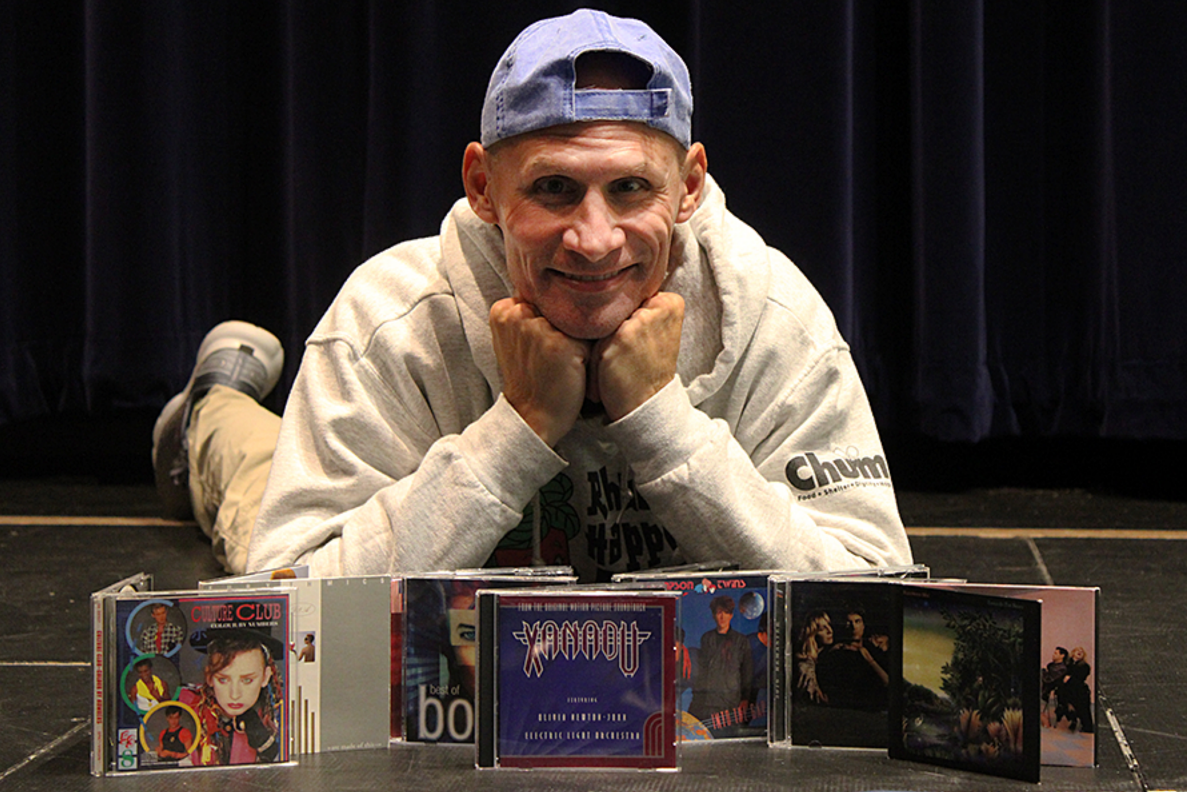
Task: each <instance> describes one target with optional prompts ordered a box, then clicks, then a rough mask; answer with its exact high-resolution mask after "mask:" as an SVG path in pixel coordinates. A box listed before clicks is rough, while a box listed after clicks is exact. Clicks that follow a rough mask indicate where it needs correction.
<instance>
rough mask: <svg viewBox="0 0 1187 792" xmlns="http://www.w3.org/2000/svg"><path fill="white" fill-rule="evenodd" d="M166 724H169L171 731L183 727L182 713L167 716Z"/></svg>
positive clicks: (171, 713)
mask: <svg viewBox="0 0 1187 792" xmlns="http://www.w3.org/2000/svg"><path fill="white" fill-rule="evenodd" d="M165 722H166V723H168V724H169V728H170V729H176V728H177V727H178V726H180V725H181V713H180V712H170V713H169V714H168V715H166V716H165Z"/></svg>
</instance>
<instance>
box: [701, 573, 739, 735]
mask: <svg viewBox="0 0 1187 792" xmlns="http://www.w3.org/2000/svg"><path fill="white" fill-rule="evenodd" d="M709 609H710V610H711V611H712V612H713V621H714V623H715V624H716V627H715V628H714V629H712V630H709V631H708V632H706V633H705V634H704V635H702V636H701V651H700V660H701V662H700V668H699V671H698V675H697V677H696V679H694V680H693V687H692V701H691V702H690V703H689V705H688V711H689V713H690V714H691V715H692V716H693V717H694V718H696V719H697V720H699V721H701V722H702V723H704V724H705V725H706V726H708V727H709V729H710V730H711V731H712V732H713V733H714V734H726V733H730V732H731V731H736V727H738V726H740V725H743V724H745V723H747V722H748V721H749V720H750V716H751V711H750V704H751V703H752V702H751V694H752V692H753V691H752V689H751V683H752V681H753V679H754V659H753V657H752V655H751V650H750V641H749V639H747V638H746V636H744V635H742V633H740V632H738V631H737V630H735V629H734V628H733V627H732V626H731V624H732V622H733V618H734V600H733V598H732V597H730V596H729V595H728V594H722V595H720V596H717V597H714V598H713V600H712V601H711V602H710V603H709Z"/></svg>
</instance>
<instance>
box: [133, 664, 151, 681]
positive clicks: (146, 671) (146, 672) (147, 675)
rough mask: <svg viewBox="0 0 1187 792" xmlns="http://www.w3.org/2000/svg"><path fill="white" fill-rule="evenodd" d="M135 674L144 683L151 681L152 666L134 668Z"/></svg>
mask: <svg viewBox="0 0 1187 792" xmlns="http://www.w3.org/2000/svg"><path fill="white" fill-rule="evenodd" d="M136 673H137V674H139V675H140V678H141V679H143V680H144V681H145V682H148V681H149V680H150V679H152V666H149V665H142V666H136Z"/></svg>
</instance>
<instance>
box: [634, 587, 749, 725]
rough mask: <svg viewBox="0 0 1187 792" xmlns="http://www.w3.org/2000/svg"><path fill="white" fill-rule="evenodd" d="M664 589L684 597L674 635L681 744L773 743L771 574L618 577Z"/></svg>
mask: <svg viewBox="0 0 1187 792" xmlns="http://www.w3.org/2000/svg"><path fill="white" fill-rule="evenodd" d="M616 579H617V580H620V581H622V582H624V583H628V584H629V583H632V582H635V583H638V582H657V581H658V582H662V583H663V585H664V588H665V589H667V590H668V591H674V592H676V593H678V594H680V595H681V597H682V599H681V605H680V619H679V622H678V624H677V628H676V691H677V707H678V709H679V712H680V732H681V738H682V739H684V740H689V741H700V740H720V739H730V738H738V737H750V738H760V737H765V736H766V735H767V707H768V699H769V697H768V695H767V693H768V680H767V664H768V658H769V649H768V647H769V646H770V640H769V638H768V631H769V626H768V625H769V617H770V613H769V608H768V604H767V597H768V592H767V589H768V582H769V573H766V572H759V571H745V570H742V571H736V572H720V571H718V572H711V573H700V574H696V575H688V574H671V573H669V572H667V571H666V570H656V571H655V572H650V573H637V574H623V575H618V576H616Z"/></svg>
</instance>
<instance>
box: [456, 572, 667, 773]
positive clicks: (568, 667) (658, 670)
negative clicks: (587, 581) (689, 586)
mask: <svg viewBox="0 0 1187 792" xmlns="http://www.w3.org/2000/svg"><path fill="white" fill-rule="evenodd" d="M678 599H679V597H678V595H675V594H671V593H667V592H658V591H657V592H622V591H617V592H608V591H598V592H583V593H573V592H571V591H570V592H555V593H549V592H514V593H505V592H483V593H482V594H481V595H480V622H479V624H480V633H479V635H480V637H479V653H480V663H479V665H480V669H481V675H480V686H479V697H478V702H479V717H478V728H479V736H478V765H479V766H480V767H516V768H528V767H589V768H611V767H617V768H638V769H664V768H666V769H674V768H675V767H676V758H677V757H676V744H677V739H678V738H677V732H676V685H675V682H676V641H675V624H676V614H677V610H678V607H677V603H678Z"/></svg>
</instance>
